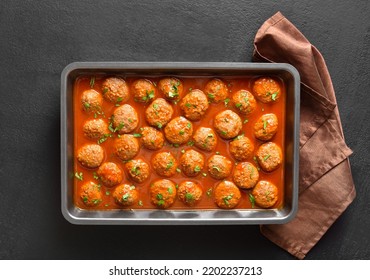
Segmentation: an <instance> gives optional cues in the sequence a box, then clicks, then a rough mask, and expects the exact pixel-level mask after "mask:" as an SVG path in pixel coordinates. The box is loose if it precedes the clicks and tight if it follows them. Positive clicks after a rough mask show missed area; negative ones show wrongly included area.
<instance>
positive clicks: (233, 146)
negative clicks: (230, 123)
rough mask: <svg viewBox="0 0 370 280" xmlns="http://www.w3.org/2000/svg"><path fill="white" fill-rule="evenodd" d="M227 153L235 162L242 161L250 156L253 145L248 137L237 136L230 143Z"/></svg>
mask: <svg viewBox="0 0 370 280" xmlns="http://www.w3.org/2000/svg"><path fill="white" fill-rule="evenodd" d="M229 151H230V153H231V155H232V156H233V157H234V158H235V159H236V160H239V161H243V160H247V159H248V158H250V157H251V156H252V154H253V151H254V145H253V142H252V141H251V140H250V139H249V138H248V137H246V136H244V135H239V136H237V137H236V138H235V139H234V140H233V141H231V142H230V145H229Z"/></svg>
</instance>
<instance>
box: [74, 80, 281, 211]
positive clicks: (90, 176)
mask: <svg viewBox="0 0 370 280" xmlns="http://www.w3.org/2000/svg"><path fill="white" fill-rule="evenodd" d="M173 77H176V78H178V79H180V80H181V82H182V84H183V89H184V91H183V96H184V95H185V94H186V93H188V92H189V89H200V90H203V89H204V87H205V85H206V83H207V82H208V81H210V80H211V79H213V78H220V79H221V80H222V81H223V82H224V83H225V84H226V85H227V87H228V89H229V98H230V100H231V95H232V94H233V93H234V92H236V91H238V90H240V89H246V90H249V91H250V92H252V86H253V81H254V80H256V79H257V78H258V77H257V76H243V77H228V76H227V77H189V76H176V75H174V76H173ZM105 78H107V76H95V77H92V76H80V77H78V78H76V80H75V83H74V90H73V102H74V105H73V106H74V128H73V129H74V155H75V157H74V172H76V173H78V174H80V173H82V174H83V180H79V179H77V178H75V179H74V203H75V205H76V206H77V207H79V208H81V209H91V210H96V209H99V210H109V209H122V208H123V207H122V206H119V205H117V204H116V203H115V201H114V199H113V197H112V194H113V191H114V188H115V187H112V188H108V187H106V186H104V185H101V191H102V194H103V201H102V202H101V203H100V204H99V205H97V206H94V207H87V206H86V205H85V204H84V203H83V201H82V200H81V198H80V190H81V186H82V185H83V184H84V183H86V182H88V181H94V182H96V183H97V184H99V183H100V182H99V180H97V179H95V178H94V172H96V171H97V168H96V169H87V168H85V167H83V166H82V165H81V164H80V163H79V162H78V161H77V159H76V155H77V150H78V149H79V148H80V147H82V146H83V145H85V144H96V143H97V141H94V140H91V139H88V138H86V137H85V136H84V134H83V131H82V127H83V124H84V122H85V121H86V120H88V119H92V118H94V117H98V118H105V119H106V121H107V122H108V123H109V117H111V116H112V114H113V111H114V110H115V109H116V108H117V106H116V105H115V104H113V103H110V102H108V101H106V100H104V101H103V108H102V111H103V112H104V115H98V116H96V115H95V116H94V113H92V112H85V111H84V110H83V108H82V104H81V95H82V93H83V92H84V91H85V90H88V89H90V88H93V89H95V90H96V91H98V92H100V93H102V90H101V87H102V83H103V81H104V79H105ZM122 78H124V79H125V81H126V83H127V84H128V86H129V87H130V86H131V84H132V83H133V82H134V81H135V80H137V79H138V78H145V79H148V80H150V81H152V82H153V83H154V84H155V85H158V82H159V80H160V79H161V78H164V77H162V76H145V77H143V76H140V77H124V76H122ZM272 78H274V79H275V80H276V81H277V82H278V83H279V85H280V88H281V97H280V98H279V100H278V101H277V102H275V103H268V104H264V103H261V102H259V101H258V100H257V99H256V100H257V108H256V110H255V111H254V112H253V113H252V114H250V115H247V116H245V115H242V114H239V112H238V111H237V110H236V108H235V107H234V105H233V104H232V102H231V101H230V102H229V103H228V104H225V102H220V103H218V104H214V103H211V104H209V108H208V110H207V111H206V113H205V115H204V116H203V117H202V119H201V120H200V121H192V123H193V130H194V132H195V131H196V130H197V129H198V128H199V127H200V126H204V127H210V128H212V129H214V127H213V121H214V117H215V116H216V115H217V114H218V113H220V112H221V111H223V110H226V109H231V110H233V111H234V112H236V113H238V114H239V116H240V117H241V119H242V121H243V128H242V131H241V133H240V134H242V133H244V135H245V136H247V137H248V138H249V139H250V140H252V141H253V142H254V145H255V150H254V153H255V152H256V151H257V148H258V147H259V146H260V145H261V144H262V143H264V142H262V141H260V140H258V139H256V138H255V137H254V134H253V126H254V123H255V122H256V121H257V119H258V118H259V117H260V116H261V115H263V114H267V113H274V114H275V115H276V116H277V118H278V121H279V129H278V131H277V133H276V134H275V136H274V137H273V138H272V139H271V141H272V142H274V143H276V144H278V145H279V146H280V147H281V149H282V154H283V162H282V164H281V165H280V167H279V168H278V169H276V170H275V171H273V172H269V173H267V172H264V171H263V170H262V169H260V170H259V175H260V177H259V180H267V181H270V182H271V183H273V184H275V185H276V186H277V187H278V194H279V198H278V201H277V202H276V204H275V206H274V207H273V208H281V207H282V206H283V203H284V201H283V200H284V199H283V198H284V150H285V149H284V134H285V102H286V97H285V94H286V90H285V85H284V83H283V81H282V80H281V79H279V77H272ZM92 79H93V80H92ZM157 89H158V88H157ZM252 93H253V92H252ZM159 97H162V98H164V96H163V94H162V93H161V92H160V91H159V90H157V95H156V98H159ZM125 103H126V104H130V105H131V106H132V107H134V108H135V109H136V111H137V113H138V116H139V125H138V127H137V128H136V129H135V131H133V132H132V134H133V133H140V128H141V127H144V126H149V125H148V124H147V123H146V120H145V109H146V108H147V106H149V104H150V102H149V103H138V102H135V101H134V98H133V96H130V99H129V100H128V101H127V102H125ZM178 104H179V103H178ZM178 104H177V105H175V104H173V103H172V106H173V109H174V115H173V118H175V117H177V116H180V115H182V114H181V110H180V108H179V105H178ZM121 105H122V104H121ZM162 132H163V129H162ZM112 134H113V137H112V138H108V139H107V140H106V141H105V142H103V143H101V144H100V145H101V146H102V148H103V149H104V150H105V159H104V161H103V162H105V161H111V162H114V163H116V164H118V166H119V167H120V168H121V169H122V171H123V172H124V173H125V172H126V171H125V168H124V163H123V162H122V160H120V159H119V158H118V157H117V156H115V155H114V153H113V147H112V143H113V140H114V138H115V137H117V133H112ZM240 134H239V135H240ZM217 137H218V139H217V140H218V141H217V146H216V148H215V149H214V150H213V151H211V152H205V151H203V150H201V149H198V148H197V147H195V146H192V147H190V146H189V145H188V144H184V145H180V146H179V147H174V146H172V145H170V143H168V142H167V141H166V143H165V145H164V146H163V148H162V149H160V150H158V151H150V150H147V149H145V148H143V147H141V148H140V151H139V153H138V155H137V156H136V157H135V158H141V159H144V160H145V161H146V162H147V163H148V164H149V165H150V164H151V158H152V156H153V155H154V154H156V153H158V152H164V151H169V152H171V153H172V154H173V155H174V156H175V158H176V160H177V162H179V159H180V156H181V155H182V153H181V151H182V150H187V149H189V148H192V149H195V150H196V151H198V152H200V153H201V154H202V155H203V156H204V160H205V161H204V162H205V164H204V168H203V170H202V171H201V173H200V174H199V175H198V176H197V177H192V178H189V177H186V176H185V175H184V174H183V173H182V172H181V173H176V174H175V175H174V176H172V177H170V178H167V179H169V180H172V181H173V182H174V183H175V184H180V183H181V182H183V181H185V180H190V181H196V182H198V183H200V185H201V186H202V188H203V197H202V199H201V200H200V201H199V202H198V203H197V204H196V205H195V206H192V207H189V206H186V205H185V204H184V203H183V202H182V201H180V200H178V199H177V200H176V201H175V203H174V204H173V205H172V206H171V207H170V208H168V209H171V210H176V209H181V210H192V209H218V207H217V206H216V204H215V202H214V197H213V188H214V187H215V186H216V185H217V184H218V183H220V182H221V180H216V179H213V178H212V177H211V176H210V175H209V174H208V170H207V169H208V168H207V162H208V159H209V158H210V157H211V156H212V155H214V154H215V152H218V153H219V154H220V155H223V156H226V157H227V158H229V159H230V160H231V161H232V162H234V163H236V160H235V159H234V158H233V157H232V155H231V154H230V152H229V148H228V146H229V145H228V143H229V142H230V141H231V140H223V139H222V138H221V137H219V136H217ZM138 140H140V139H138ZM139 142H140V141H139ZM248 161H249V162H251V163H253V164H254V165H255V166H258V164H257V163H256V162H255V160H254V159H253V157H252V158H250V159H249V160H248ZM163 178H164V177H161V176H159V175H157V174H156V173H155V171H154V170H153V169H152V168H151V173H150V175H149V177H148V178H147V180H145V181H144V182H143V183H140V184H139V183H135V182H130V179H129V178H128V176H127V175H126V174H124V179H123V181H122V184H123V183H127V184H130V185H135V186H136V189H137V190H138V192H139V199H140V200H139V203H138V204H136V205H133V206H131V207H130V209H155V208H156V207H155V206H154V205H153V204H152V203H151V201H150V194H149V189H150V184H151V183H152V182H154V181H155V180H157V179H163ZM225 180H229V181H232V173H231V174H230V176H229V177H228V178H226V179H225ZM251 191H252V190H242V189H241V194H242V198H241V201H240V203H239V204H238V205H237V207H236V208H234V209H251V208H252V203H251V201H250V199H249V194H250V193H251ZM254 208H255V209H258V208H259V207H258V206H257V205H254Z"/></svg>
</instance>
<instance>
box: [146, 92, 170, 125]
mask: <svg viewBox="0 0 370 280" xmlns="http://www.w3.org/2000/svg"><path fill="white" fill-rule="evenodd" d="M172 115H173V108H172V106H171V104H169V103H168V102H167V101H166V100H164V99H163V98H157V99H155V100H154V101H153V102H152V103H151V104H150V105H149V106H148V108H147V109H146V110H145V118H146V121H147V122H148V123H149V124H150V125H151V126H156V127H158V128H162V127H163V126H165V125H166V124H167V123H168V122H169V121H170V120H171V118H172Z"/></svg>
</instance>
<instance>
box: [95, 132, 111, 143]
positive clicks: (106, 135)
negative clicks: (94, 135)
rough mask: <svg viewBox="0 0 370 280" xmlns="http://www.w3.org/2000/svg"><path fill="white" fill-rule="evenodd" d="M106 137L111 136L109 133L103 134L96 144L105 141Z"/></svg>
mask: <svg viewBox="0 0 370 280" xmlns="http://www.w3.org/2000/svg"><path fill="white" fill-rule="evenodd" d="M108 137H112V136H111V135H110V134H104V135H103V136H102V137H100V138H99V140H98V144H99V145H100V144H102V143H104V142H105V141H107V140H108Z"/></svg>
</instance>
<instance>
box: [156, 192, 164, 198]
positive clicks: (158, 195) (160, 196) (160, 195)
mask: <svg viewBox="0 0 370 280" xmlns="http://www.w3.org/2000/svg"><path fill="white" fill-rule="evenodd" d="M155 197H156V198H157V200H162V199H163V195H162V194H160V193H157V195H156V196H155Z"/></svg>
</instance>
